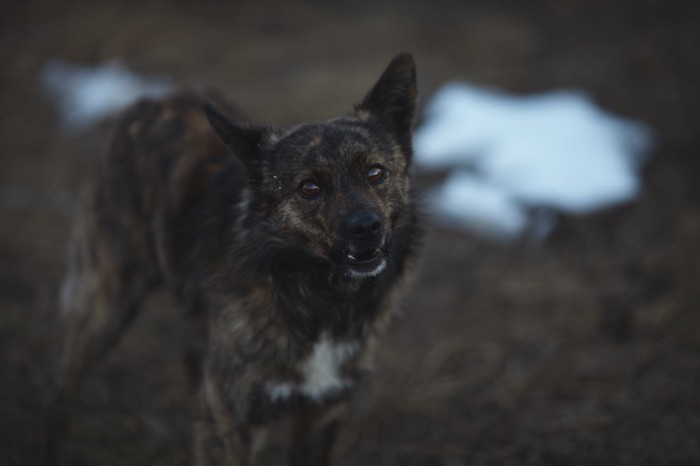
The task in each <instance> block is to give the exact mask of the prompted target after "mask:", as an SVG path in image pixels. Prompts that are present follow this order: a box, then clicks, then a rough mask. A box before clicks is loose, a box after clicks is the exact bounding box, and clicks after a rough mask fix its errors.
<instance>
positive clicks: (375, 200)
mask: <svg viewBox="0 0 700 466" xmlns="http://www.w3.org/2000/svg"><path fill="white" fill-rule="evenodd" d="M415 108H416V77H415V65H414V62H413V58H412V57H411V55H409V54H402V55H399V56H397V57H396V58H394V59H393V60H392V62H391V63H390V64H389V66H388V67H387V69H386V70H385V71H384V73H383V74H382V76H381V77H380V78H379V80H378V81H377V83H376V84H375V85H374V87H373V88H372V89H371V90H370V92H369V93H368V94H367V96H366V97H365V98H364V100H363V101H362V102H361V103H360V104H358V105H357V106H356V107H355V110H354V112H352V113H351V114H349V115H347V116H344V117H339V118H335V119H332V120H329V121H325V122H321V123H310V124H302V125H299V126H296V127H293V128H291V129H288V130H281V129H275V128H263V127H254V126H250V125H247V124H238V123H234V122H232V121H230V120H229V119H228V118H226V117H225V116H223V115H222V114H221V113H219V112H218V111H217V110H215V109H214V108H213V107H211V106H207V105H205V107H204V109H205V113H206V114H207V117H208V118H209V121H210V123H211V125H212V127H213V128H214V130H215V131H216V132H217V134H218V135H219V136H220V138H221V139H222V140H223V141H224V143H226V145H227V146H228V147H229V148H230V149H231V150H232V151H233V153H234V154H236V156H238V158H239V159H240V160H241V161H242V162H243V164H244V165H245V166H246V169H247V171H248V179H249V181H250V191H251V199H250V203H249V208H250V209H251V211H250V215H251V216H254V217H255V218H256V219H257V220H258V221H259V224H260V225H263V226H264V227H265V228H266V230H268V231H269V232H273V233H274V234H276V235H279V236H281V237H284V238H286V239H287V240H288V242H289V243H292V244H296V245H299V246H300V247H301V248H302V249H303V250H304V251H305V253H306V254H309V255H312V256H314V257H315V258H318V259H321V260H324V261H327V262H328V263H330V264H331V265H332V267H333V268H334V269H335V270H337V271H338V272H340V273H342V274H343V275H345V276H350V277H355V278H360V277H371V276H376V275H379V274H380V273H382V271H383V270H384V269H385V268H386V267H387V264H388V261H389V260H391V259H390V258H391V250H392V249H391V244H392V243H391V242H392V231H393V228H394V227H395V225H396V223H397V221H399V219H400V218H401V216H402V215H403V214H404V209H405V207H406V203H407V202H408V195H409V193H408V190H409V182H408V168H409V166H410V164H411V156H412V149H411V139H412V126H413V121H414V115H415ZM289 239H292V241H289Z"/></svg>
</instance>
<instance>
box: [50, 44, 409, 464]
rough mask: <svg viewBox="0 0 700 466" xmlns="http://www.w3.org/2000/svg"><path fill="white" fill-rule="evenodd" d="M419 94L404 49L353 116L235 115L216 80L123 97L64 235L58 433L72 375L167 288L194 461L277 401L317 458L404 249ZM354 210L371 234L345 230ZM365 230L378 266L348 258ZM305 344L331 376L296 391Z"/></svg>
mask: <svg viewBox="0 0 700 466" xmlns="http://www.w3.org/2000/svg"><path fill="white" fill-rule="evenodd" d="M415 99H416V88H415V69H414V64H413V59H412V58H411V56H410V55H408V54H403V55H399V56H398V57H396V58H395V59H394V60H393V61H392V62H391V64H390V65H389V67H388V68H387V70H386V71H385V72H384V74H383V75H382V76H381V78H380V79H379V81H378V82H377V83H376V85H375V86H374V88H373V89H372V90H371V91H370V92H369V93H368V95H367V97H366V98H365V99H364V100H363V101H362V102H361V103H360V104H359V105H358V106H356V108H355V110H354V111H353V112H352V113H350V114H349V115H346V116H343V117H339V118H336V119H332V120H329V121H324V122H321V123H310V124H302V125H299V126H296V127H293V128H291V129H280V128H271V127H260V126H254V125H251V124H250V123H246V122H244V121H243V120H242V119H241V118H240V117H239V115H238V114H237V112H236V110H235V109H234V108H232V107H231V106H230V105H228V104H227V103H226V102H225V101H224V100H223V99H222V98H221V97H219V96H218V95H215V94H213V93H208V94H207V95H202V94H195V93H183V94H180V95H175V96H172V97H170V98H167V99H165V100H160V101H152V100H146V101H142V102H140V103H138V104H137V105H135V106H134V107H133V108H131V109H130V110H129V111H128V112H127V113H126V114H125V115H124V116H123V118H122V119H121V121H120V122H119V124H118V126H117V128H116V131H115V134H114V136H113V139H112V143H111V147H110V149H109V151H108V153H107V156H106V157H105V158H104V159H103V160H101V163H100V165H99V169H98V171H97V174H96V176H95V178H94V180H93V181H94V182H93V183H91V187H90V188H89V189H88V190H87V192H86V195H85V196H84V200H85V205H84V208H83V209H82V212H81V214H80V216H79V217H78V221H77V224H76V228H75V234H74V238H73V241H72V244H71V249H70V257H69V265H68V273H67V276H66V279H65V282H64V286H63V290H62V296H61V307H62V315H63V317H64V318H65V323H66V337H65V340H64V341H65V345H64V351H63V360H62V364H61V370H60V378H59V390H58V398H57V400H58V401H57V402H56V406H58V407H55V408H54V416H53V417H54V425H53V427H54V430H60V429H61V426H62V424H63V423H62V421H61V419H63V418H64V417H65V415H66V414H67V410H66V409H65V408H66V404H67V398H68V399H69V398H70V397H71V396H72V394H73V393H74V392H75V390H76V389H77V387H78V385H79V381H80V379H81V377H82V376H83V374H84V373H85V371H86V370H88V369H89V368H91V367H93V366H94V365H95V364H97V363H98V361H99V360H100V357H101V356H102V355H104V353H106V352H107V351H108V350H109V349H110V348H111V347H112V346H113V344H114V343H115V342H116V341H117V340H118V338H119V336H120V334H121V333H122V331H123V330H124V329H125V327H126V326H127V324H128V323H129V322H130V321H131V320H132V318H133V317H134V316H135V315H136V313H137V311H138V309H139V306H140V304H141V302H142V301H143V299H144V297H145V296H146V294H147V293H148V292H149V291H151V290H152V289H154V288H155V287H156V286H158V285H161V284H164V285H166V286H167V287H168V288H169V289H170V291H171V292H172V294H173V295H174V297H175V299H176V301H177V303H178V304H179V305H180V307H181V308H182V311H183V313H184V315H185V317H186V319H187V322H188V323H189V330H188V336H189V337H190V344H189V348H188V352H187V354H188V361H189V369H190V373H191V377H192V380H193V381H194V383H195V387H196V390H197V399H198V403H199V409H198V415H197V416H196V419H195V434H194V436H195V442H194V443H195V445H194V457H195V463H196V464H198V465H213V464H235V465H245V464H249V463H250V461H251V458H252V457H253V454H254V449H255V448H254V446H255V444H256V443H258V442H257V441H256V437H258V436H259V435H260V434H261V433H262V432H263V431H264V429H265V426H266V425H267V424H268V423H269V422H270V421H272V420H274V419H277V418H279V417H280V415H281V414H285V413H288V414H292V415H293V416H294V417H295V426H296V429H295V431H294V433H293V435H292V446H291V453H290V460H291V463H292V464H299V465H301V464H303V465H321V464H327V462H328V460H329V455H330V450H331V445H332V442H333V437H334V436H335V432H336V428H337V425H338V421H339V418H340V414H341V413H342V411H343V408H344V403H345V400H346V399H347V397H348V395H349V392H350V391H351V389H352V386H353V385H355V383H356V381H357V379H358V377H359V376H360V375H361V373H362V372H363V371H364V370H365V369H366V368H367V367H368V361H369V359H370V358H371V348H373V347H374V341H375V340H376V339H377V336H378V335H379V333H380V330H381V328H382V326H383V324H384V323H385V321H386V320H387V317H388V315H389V314H390V313H391V309H392V306H393V304H394V300H395V298H396V294H397V289H398V285H399V284H400V282H401V281H402V280H401V279H402V277H403V276H404V275H405V273H404V272H405V269H406V268H407V266H408V265H409V263H410V262H411V258H412V257H413V254H414V248H415V243H416V226H415V225H416V212H415V207H414V203H413V201H412V197H411V194H410V187H409V177H408V169H409V166H410V163H411V153H412V152H411V131H412V124H413V120H414V113H415ZM203 101H204V102H208V104H205V107H204V110H205V111H204V112H203V111H202V106H201V103H202V102H203ZM212 127H213V128H214V131H212ZM217 134H218V137H217ZM374 164H381V166H383V167H384V168H385V170H386V173H387V175H385V178H384V179H383V181H382V182H380V183H378V184H372V183H370V182H368V179H367V175H366V174H367V170H368V167H371V166H373V165H374ZM307 179H313V180H314V182H315V183H317V185H319V186H320V187H321V188H322V193H321V195H320V196H319V197H318V198H314V199H308V198H305V197H304V196H302V195H301V194H300V193H299V192H298V186H299V185H300V184H301V183H303V181H304V180H307ZM367 215H370V216H371V217H372V218H373V219H374V223H373V228H374V229H375V230H378V231H377V232H374V233H366V232H365V230H362V229H361V228H360V230H358V229H357V228H356V227H355V223H356V222H355V220H357V219H358V218H360V220H362V219H364V218H365V217H367ZM363 216H364V217H363ZM353 222H355V223H353ZM365 223H366V222H365ZM358 231H359V233H358ZM375 236H376V237H375ZM379 236H381V238H382V241H384V243H382V244H381V248H380V249H381V250H382V252H381V253H375V254H381V255H380V257H381V259H376V261H380V260H381V261H382V262H381V263H382V264H384V266H383V267H384V268H383V269H382V267H379V266H377V267H375V268H374V269H373V270H368V268H371V267H374V266H373V265H372V266H370V265H363V264H359V265H358V264H356V263H355V262H353V260H351V258H349V256H348V251H350V252H353V253H354V252H355V251H358V250H362V248H363V247H364V248H365V249H366V250H369V248H374V247H375V246H377V247H379V245H380V239H378V238H379ZM370 243H371V244H372V245H371V246H368V245H369V244H370ZM371 260H375V259H371ZM377 263H379V262H377ZM380 265H381V264H380ZM363 267H364V269H363ZM380 269H382V270H380ZM320 342H328V346H324V345H323V344H321V343H320ZM343 345H345V346H343ZM330 349H332V351H330ZM324 350H328V351H326V353H324V352H323V351H324ZM314 351H318V353H319V354H318V355H317V356H318V361H327V360H326V359H323V358H324V357H331V356H329V355H330V354H333V355H335V356H333V357H335V358H337V359H338V361H335V360H333V361H334V362H338V364H339V371H340V372H339V373H337V374H335V375H336V376H337V377H335V378H333V377H331V378H330V379H328V380H326V379H323V378H322V377H321V376H318V375H314V377H319V378H318V380H317V379H313V378H312V379H311V381H310V382H309V380H306V382H308V383H309V385H308V389H304V388H302V387H306V385H304V383H305V379H304V376H305V372H304V367H306V366H304V364H307V365H309V366H313V364H314V362H318V361H316V360H315V359H314V355H315V354H316V353H314ZM333 351H335V352H333ZM305 361H306V362H305ZM323 364H326V363H325V362H323ZM313 371H314V368H313V367H311V368H310V369H308V371H307V372H306V374H307V375H306V377H307V378H308V377H311V376H309V375H308V374H309V373H311V374H312V375H313V374H314V372H313ZM341 380H342V383H339V381H341ZM319 381H320V382H322V383H320V382H319ZM316 382H319V383H318V384H317V385H318V386H317V385H313V383H316ZM324 384H325V385H324ZM317 388H318V389H319V390H318V393H316V391H315V390H316V389H317ZM56 419H58V421H56ZM63 427H64V426H63Z"/></svg>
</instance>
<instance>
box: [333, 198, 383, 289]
mask: <svg viewBox="0 0 700 466" xmlns="http://www.w3.org/2000/svg"><path fill="white" fill-rule="evenodd" d="M343 231H344V236H345V238H346V248H345V262H346V265H347V267H348V272H349V274H350V275H352V276H355V277H371V276H375V275H378V274H380V273H381V272H382V271H383V270H384V269H385V268H386V250H385V249H386V235H385V234H384V225H383V223H382V219H381V218H380V217H379V215H377V214H375V213H373V212H364V213H360V214H354V215H351V216H349V217H348V218H347V220H346V221H345V224H344V228H343Z"/></svg>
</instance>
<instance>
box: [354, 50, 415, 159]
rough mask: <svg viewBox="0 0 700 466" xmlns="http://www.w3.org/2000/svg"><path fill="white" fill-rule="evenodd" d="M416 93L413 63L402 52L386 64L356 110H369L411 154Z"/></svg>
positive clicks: (409, 57) (408, 56)
mask: <svg viewBox="0 0 700 466" xmlns="http://www.w3.org/2000/svg"><path fill="white" fill-rule="evenodd" d="M416 95H417V91H416V65H415V63H414V61H413V56H411V54H410V53H402V54H400V55H397V56H396V57H395V58H394V59H393V60H392V61H391V63H389V66H388V67H387V68H386V70H385V71H384V73H382V75H381V77H380V78H379V80H378V81H377V83H376V84H375V85H374V87H373V88H372V90H370V91H369V93H368V94H367V96H366V97H365V98H364V100H363V101H362V102H361V103H360V104H359V105H357V106H356V107H355V110H356V111H357V112H362V111H365V112H368V113H369V114H370V115H371V116H373V117H375V118H377V119H378V120H379V121H380V122H382V123H383V124H386V125H387V126H388V129H390V130H392V131H393V132H394V134H395V135H396V137H397V138H398V141H399V143H400V144H401V146H402V147H403V148H404V149H406V150H407V153H408V154H410V148H411V138H412V130H413V122H414V119H415V115H416Z"/></svg>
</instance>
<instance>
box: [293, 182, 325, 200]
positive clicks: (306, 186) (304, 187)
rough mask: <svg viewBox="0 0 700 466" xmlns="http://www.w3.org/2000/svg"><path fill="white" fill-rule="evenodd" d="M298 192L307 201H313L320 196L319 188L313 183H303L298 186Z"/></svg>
mask: <svg viewBox="0 0 700 466" xmlns="http://www.w3.org/2000/svg"><path fill="white" fill-rule="evenodd" d="M298 191H299V193H301V195H302V196H304V197H305V198H307V199H313V198H315V197H318V195H319V194H321V188H320V187H319V186H318V185H317V184H316V183H314V182H313V181H304V182H303V183H301V184H300V185H299V189H298Z"/></svg>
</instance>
